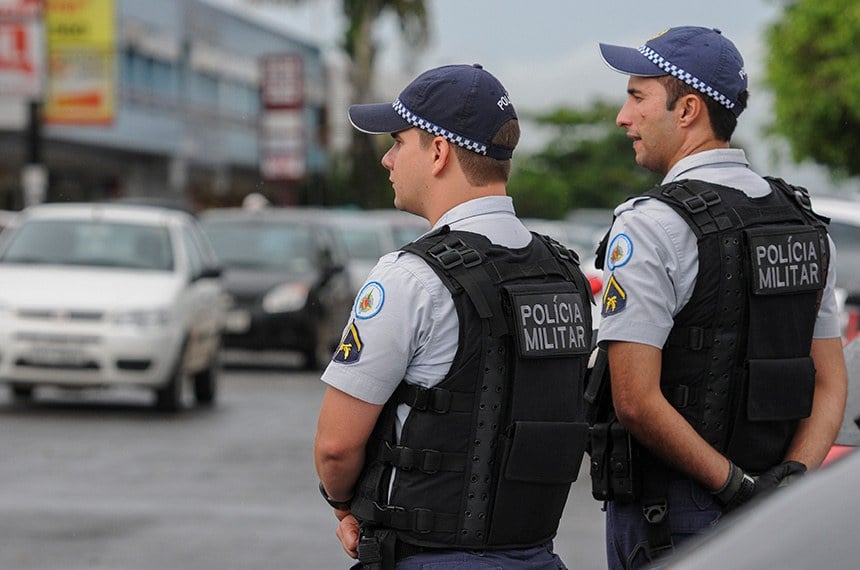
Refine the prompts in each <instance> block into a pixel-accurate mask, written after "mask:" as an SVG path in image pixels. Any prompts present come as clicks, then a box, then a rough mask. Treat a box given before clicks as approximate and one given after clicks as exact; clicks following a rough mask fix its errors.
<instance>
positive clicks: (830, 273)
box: [812, 236, 842, 338]
mask: <svg viewBox="0 0 860 570" xmlns="http://www.w3.org/2000/svg"><path fill="white" fill-rule="evenodd" d="M827 239H828V241H829V242H830V263H829V265H828V269H827V281H825V283H824V293H823V294H822V296H821V306H820V307H819V308H818V317H817V318H816V319H815V329H814V330H813V333H812V336H813V338H837V337H839V336H841V334H842V323H841V320H840V315H839V303H838V302H837V300H836V271H837V269H836V267H837V263H836V245H835V244H834V243H833V240H832V239H831V238H830V236H828V237H827Z"/></svg>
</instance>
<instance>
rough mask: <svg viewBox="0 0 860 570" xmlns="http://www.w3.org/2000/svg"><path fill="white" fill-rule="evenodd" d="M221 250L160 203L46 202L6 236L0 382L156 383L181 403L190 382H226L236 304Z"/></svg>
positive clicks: (30, 390)
mask: <svg viewBox="0 0 860 570" xmlns="http://www.w3.org/2000/svg"><path fill="white" fill-rule="evenodd" d="M219 276H220V268H219V267H218V264H217V259H216V258H215V256H214V253H213V252H212V249H211V246H210V245H209V244H208V241H207V240H206V237H205V235H204V234H203V233H202V231H201V230H200V227H199V226H198V224H197V222H196V220H195V219H194V218H193V217H191V216H189V215H188V214H186V213H183V212H179V211H175V210H168V209H164V208H156V207H149V206H130V205H116V204H96V203H87V204H83V203H82V204H44V205H39V206H33V207H31V208H28V209H26V210H24V211H23V212H22V213H21V214H19V216H18V217H17V218H16V220H15V221H14V222H13V224H12V225H11V226H9V227H8V228H7V229H5V230H4V231H3V239H2V243H0V283H2V284H3V285H2V287H0V381H2V382H5V383H6V384H8V385H9V386H11V390H12V394H13V395H14V397H16V398H17V399H19V400H29V399H31V398H33V397H34V395H35V393H34V390H35V389H36V388H38V387H40V386H60V387H63V388H94V387H111V386H136V387H142V388H147V389H151V390H153V391H154V392H155V394H156V400H155V401H156V405H157V406H158V407H159V408H161V409H164V410H170V411H175V410H177V409H179V408H180V407H181V405H182V402H183V391H184V384H185V383H186V380H187V379H191V380H192V381H193V390H194V395H195V397H196V400H197V402H198V403H201V404H211V403H213V402H214V401H215V398H216V392H217V376H218V371H219V369H220V362H219V358H218V357H219V344H220V333H221V325H222V323H223V320H224V314H225V306H224V302H223V299H224V297H223V295H224V293H223V289H222V287H221V282H220V279H219Z"/></svg>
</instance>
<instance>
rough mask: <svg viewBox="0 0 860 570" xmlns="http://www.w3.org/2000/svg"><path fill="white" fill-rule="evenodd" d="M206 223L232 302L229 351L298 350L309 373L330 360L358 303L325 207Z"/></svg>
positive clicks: (222, 213)
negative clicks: (353, 306) (351, 312)
mask: <svg viewBox="0 0 860 570" xmlns="http://www.w3.org/2000/svg"><path fill="white" fill-rule="evenodd" d="M200 220H201V223H202V225H203V229H204V231H205V232H206V233H207V235H208V236H209V238H210V239H211V241H212V245H213V247H214V249H215V253H216V255H217V256H218V258H219V260H220V261H221V263H222V265H223V267H224V283H225V287H226V288H227V291H228V292H229V293H230V294H231V295H232V297H233V302H234V306H233V308H232V309H231V310H230V312H229V313H228V315H227V321H226V323H225V331H224V346H225V348H228V349H240V350H244V351H254V352H256V353H258V354H259V353H263V352H272V351H274V352H276V353H285V352H296V351H298V352H299V353H301V354H302V355H303V356H304V361H305V366H306V367H307V368H311V369H316V368H320V367H322V366H323V365H325V364H326V363H328V361H329V360H331V357H332V355H333V354H334V350H335V348H336V347H337V345H338V344H339V342H340V336H341V332H342V331H343V326H344V324H345V323H346V319H347V318H348V316H349V313H350V310H351V308H352V302H353V298H354V292H353V289H352V284H351V282H350V275H349V271H348V269H347V253H346V248H345V246H344V244H343V243H342V241H341V239H340V236H339V234H338V232H337V231H336V229H335V227H334V223H333V221H334V218H333V217H332V216H330V215H328V214H327V212H326V211H323V210H319V209H305V208H260V209H241V208H224V209H212V210H207V211H205V212H202V213H201V214H200Z"/></svg>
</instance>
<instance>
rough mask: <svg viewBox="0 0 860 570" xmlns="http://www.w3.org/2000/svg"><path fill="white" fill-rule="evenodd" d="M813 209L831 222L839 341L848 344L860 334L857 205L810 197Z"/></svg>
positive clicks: (859, 206) (859, 220) (859, 209)
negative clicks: (838, 301) (840, 324)
mask: <svg viewBox="0 0 860 570" xmlns="http://www.w3.org/2000/svg"><path fill="white" fill-rule="evenodd" d="M812 209H813V210H815V211H816V212H818V213H819V214H821V215H823V216H827V217H829V218H830V226H829V231H830V237H831V238H833V242H834V243H835V244H836V259H837V269H836V286H837V287H838V289H839V290H838V291H837V293H838V295H839V298H840V300H841V301H842V303H843V308H842V339H843V341H844V342H845V343H846V344H847V343H848V342H850V341H851V340H852V339H853V338H854V337H856V336H858V334H860V201H858V200H851V199H846V198H834V197H829V196H813V197H812Z"/></svg>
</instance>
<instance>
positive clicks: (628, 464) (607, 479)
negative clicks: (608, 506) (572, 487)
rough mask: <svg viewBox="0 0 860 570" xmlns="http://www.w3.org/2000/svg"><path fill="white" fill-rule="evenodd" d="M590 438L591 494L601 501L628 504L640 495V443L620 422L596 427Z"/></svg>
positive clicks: (614, 421) (592, 428) (610, 422)
mask: <svg viewBox="0 0 860 570" xmlns="http://www.w3.org/2000/svg"><path fill="white" fill-rule="evenodd" d="M590 435H591V494H592V495H593V496H594V498H595V499H597V500H599V501H622V502H629V501H632V500H634V499H636V498H638V497H639V496H640V486H641V481H642V477H641V473H640V470H641V465H640V460H639V448H638V444H637V443H636V442H635V441H634V440H633V438H631V437H630V433H629V432H628V431H627V429H625V428H624V426H622V425H621V423H619V422H618V420H617V419H613V420H611V421H609V422H601V423H597V424H594V425H593V426H591V428H590Z"/></svg>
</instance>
